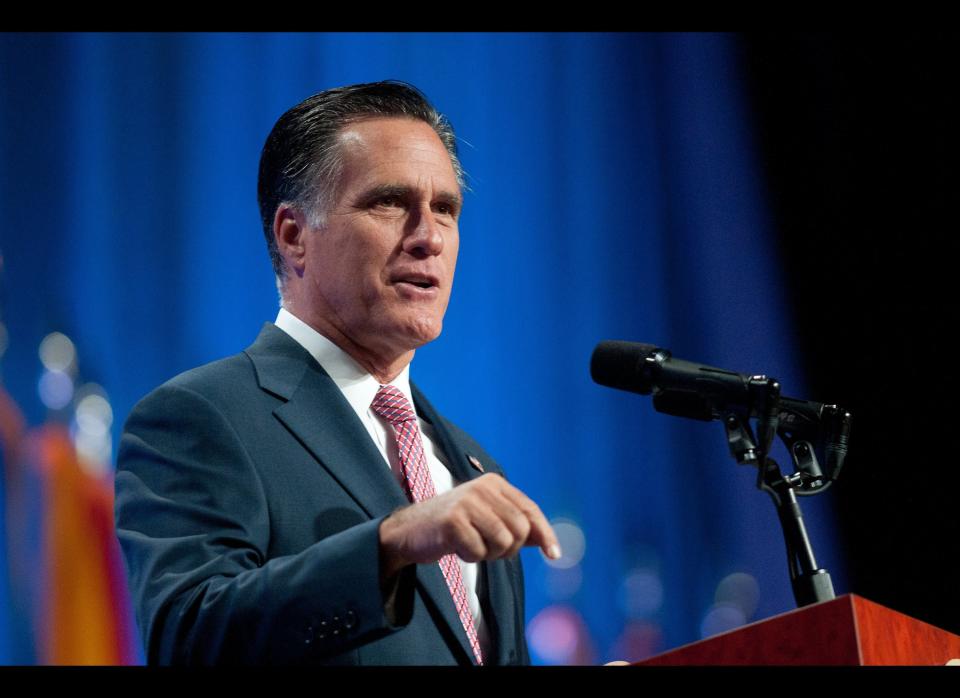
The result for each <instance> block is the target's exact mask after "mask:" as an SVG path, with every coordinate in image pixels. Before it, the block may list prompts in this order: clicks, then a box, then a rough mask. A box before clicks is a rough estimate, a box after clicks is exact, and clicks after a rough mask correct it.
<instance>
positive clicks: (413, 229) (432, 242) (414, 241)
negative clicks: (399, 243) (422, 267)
mask: <svg viewBox="0 0 960 698" xmlns="http://www.w3.org/2000/svg"><path fill="white" fill-rule="evenodd" d="M443 244H444V238H443V228H442V226H441V225H440V223H438V222H437V219H436V214H435V213H434V212H433V211H432V210H431V209H430V206H429V204H424V205H423V206H420V207H418V208H417V209H416V210H415V212H414V214H413V216H411V219H410V229H409V230H408V232H407V234H406V235H405V236H404V240H403V249H404V251H405V252H407V253H409V254H412V255H414V256H416V257H430V256H435V255H438V254H440V253H441V252H442V251H443Z"/></svg>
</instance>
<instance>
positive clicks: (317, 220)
mask: <svg viewBox="0 0 960 698" xmlns="http://www.w3.org/2000/svg"><path fill="white" fill-rule="evenodd" d="M378 116H395V117H401V118H409V119H419V120H420V121H423V122H426V123H427V124H429V125H430V127H431V128H433V130H434V131H436V133H437V135H438V136H439V137H440V140H441V142H442V143H443V145H444V146H445V147H446V149H447V152H448V153H449V154H450V162H451V164H452V165H453V171H454V173H455V174H456V176H457V181H458V182H459V184H460V186H461V187H462V186H463V169H462V167H461V165H460V160H459V158H458V156H457V141H456V136H455V135H454V132H453V127H452V126H451V125H450V122H449V121H447V119H446V117H444V116H443V115H442V114H440V113H439V112H438V111H437V110H436V109H435V108H434V107H433V105H432V104H430V102H429V101H428V100H427V98H426V96H425V95H424V94H423V93H422V92H420V90H418V89H417V88H416V87H414V86H413V85H409V84H407V83H405V82H400V81H397V80H384V81H383V82H370V83H364V84H360V85H349V86H347V87H337V88H334V89H332V90H326V91H324V92H320V93H318V94H315V95H313V96H312V97H308V98H307V99H305V100H303V101H302V102H300V104H298V105H297V106H295V107H293V108H291V109H289V110H288V111H287V112H286V113H284V115H283V116H281V117H280V118H279V119H278V120H277V123H276V124H274V126H273V130H271V131H270V135H269V136H267V142H266V143H264V145H263V151H262V152H261V154H260V174H259V177H258V180H257V201H258V202H259V204H260V218H261V221H262V222H263V233H264V235H265V236H266V238H267V249H268V250H269V251H270V261H271V262H272V263H273V271H274V273H275V274H276V275H277V279H278V280H282V279H283V278H284V274H285V269H284V265H283V258H282V257H281V256H280V251H279V250H278V249H277V241H276V240H275V239H274V236H273V219H274V216H275V215H276V212H277V207H279V206H280V204H282V203H288V204H292V205H294V206H296V207H297V208H298V209H300V210H301V211H303V212H304V213H305V214H306V215H307V218H308V221H309V222H310V224H311V225H314V226H319V225H322V224H323V221H324V218H325V216H326V213H327V210H328V208H329V206H330V205H331V204H332V202H333V201H334V199H335V197H336V193H337V185H338V183H339V180H340V175H341V174H342V172H343V159H342V154H341V150H340V144H339V142H338V140H337V136H338V135H339V133H340V131H341V130H342V129H343V128H344V127H345V126H347V125H349V124H351V123H354V122H356V121H360V120H362V119H367V118H374V117H378Z"/></svg>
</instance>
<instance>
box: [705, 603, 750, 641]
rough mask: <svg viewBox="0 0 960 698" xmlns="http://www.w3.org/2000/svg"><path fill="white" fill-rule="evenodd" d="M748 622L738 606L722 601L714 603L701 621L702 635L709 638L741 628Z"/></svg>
mask: <svg viewBox="0 0 960 698" xmlns="http://www.w3.org/2000/svg"><path fill="white" fill-rule="evenodd" d="M746 622H747V619H746V617H745V616H744V615H743V611H741V610H740V609H739V608H737V607H736V606H731V605H729V604H725V603H720V604H714V605H713V606H711V607H710V610H709V611H707V614H706V615H705V616H704V618H703V621H702V622H701V623H700V637H701V638H707V637H712V636H714V635H718V634H719V633H725V632H727V631H728V630H733V629H734V628H739V627H740V626H741V625H744V624H745V623H746Z"/></svg>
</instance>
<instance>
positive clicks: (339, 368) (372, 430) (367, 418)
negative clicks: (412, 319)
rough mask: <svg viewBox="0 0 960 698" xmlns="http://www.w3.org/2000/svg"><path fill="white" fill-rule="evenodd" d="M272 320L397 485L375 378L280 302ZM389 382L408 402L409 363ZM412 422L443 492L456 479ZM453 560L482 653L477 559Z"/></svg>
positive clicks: (485, 645)
mask: <svg viewBox="0 0 960 698" xmlns="http://www.w3.org/2000/svg"><path fill="white" fill-rule="evenodd" d="M275 324H276V326H277V327H279V328H280V329H281V330H283V331H284V332H286V333H287V334H288V335H290V336H291V337H292V338H293V339H295V340H296V341H297V343H298V344H300V345H301V346H302V347H303V348H304V349H306V350H307V351H308V352H310V355H311V356H313V358H315V359H316V360H317V363H319V364H320V365H321V366H322V367H323V370H324V371H326V372H327V373H328V374H329V376H330V377H331V378H332V379H333V382H334V383H336V384H337V387H338V388H340V391H341V392H342V393H343V396H344V397H345V398H346V399H347V402H349V403H350V407H352V408H353V411H354V412H356V413H357V417H358V418H359V419H360V422H361V423H362V424H363V426H364V427H365V428H366V430H367V433H369V434H370V438H371V439H372V440H373V443H374V444H376V446H377V448H378V449H379V450H380V453H381V454H382V455H383V460H384V465H385V466H386V467H388V468H390V470H391V471H392V472H393V474H394V477H396V478H397V482H399V483H400V484H401V488H402V487H403V474H402V472H401V470H400V457H399V452H398V449H397V440H396V438H394V431H393V427H392V426H390V424H389V423H388V422H387V421H386V420H384V419H383V418H382V417H381V416H379V415H378V414H376V413H375V412H374V411H373V410H372V409H371V408H370V405H371V404H373V398H374V397H375V396H376V394H377V391H378V390H379V389H380V383H379V381H377V379H376V378H374V377H373V376H372V375H370V374H369V373H367V371H366V369H364V368H363V367H362V366H360V364H358V363H357V362H356V361H354V360H353V358H352V357H351V356H350V355H349V354H347V353H346V352H345V351H343V350H342V349H341V348H340V347H338V346H337V345H336V344H334V343H333V342H331V341H330V340H329V339H327V338H326V337H324V336H323V335H322V334H320V333H319V332H317V331H316V330H315V329H313V328H312V327H310V326H309V325H308V324H307V323H305V322H303V320H301V319H300V318H298V317H297V316H295V315H293V314H292V313H290V312H289V311H288V310H287V309H286V308H280V312H279V313H278V314H277V319H276V322H275ZM390 385H392V386H394V387H395V388H397V389H398V390H399V391H400V392H401V393H403V395H404V396H405V397H406V398H407V400H409V401H410V404H411V405H413V395H412V393H411V392H410V366H409V365H407V366H405V367H404V369H403V371H401V372H400V375H398V376H397V377H396V378H394V379H393V380H392V381H390ZM414 409H416V408H414ZM417 424H418V425H419V427H420V434H421V437H422V440H423V452H424V455H425V456H426V459H427V465H428V467H429V468H430V475H431V476H432V477H433V486H434V489H435V490H436V492H437V494H438V495H440V494H443V493H444V492H449V491H450V490H451V489H453V487H454V486H456V485H457V484H459V483H457V482H455V481H454V479H453V475H452V474H451V473H450V470H449V469H448V468H447V462H448V461H447V457H446V455H445V454H444V453H443V451H442V450H441V449H440V448H439V447H438V446H437V444H436V439H435V432H434V429H433V426H432V425H431V424H428V423H426V422H424V421H423V419H421V418H420V416H419V415H417ZM458 561H459V562H460V569H461V570H462V572H463V585H464V587H465V589H466V592H467V600H468V602H469V604H470V613H471V614H472V615H473V622H474V625H475V626H476V629H477V638H478V639H479V640H480V648H481V650H482V651H483V652H484V654H486V653H487V652H488V650H489V646H490V642H489V632H488V630H487V627H486V623H484V621H483V614H482V613H481V611H480V599H479V597H478V596H477V573H478V568H477V564H476V563H472V562H464V561H463V560H460V559H459V558H458Z"/></svg>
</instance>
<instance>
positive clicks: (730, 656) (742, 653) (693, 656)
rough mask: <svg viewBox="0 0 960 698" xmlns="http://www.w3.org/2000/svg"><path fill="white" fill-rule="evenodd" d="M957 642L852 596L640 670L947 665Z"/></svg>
mask: <svg viewBox="0 0 960 698" xmlns="http://www.w3.org/2000/svg"><path fill="white" fill-rule="evenodd" d="M950 660H957V661H958V662H960V636H957V635H954V634H953V633H948V632H947V631H946V630H941V629H940V628H936V627H934V626H932V625H929V624H928V623H924V622H922V621H919V620H915V619H913V618H911V617H910V616H906V615H904V614H902V613H898V612H896V611H891V610H890V609H889V608H886V607H885V606H881V605H880V604H877V603H874V602H872V601H867V600H866V599H864V598H861V597H859V596H855V595H854V594H847V595H845V596H841V597H839V598H836V599H833V600H832V601H824V602H822V603H818V604H813V605H810V606H804V607H803V608H798V609H796V610H795V611H789V612H787V613H784V614H781V615H779V616H774V617H773V618H768V619H767V620H762V621H758V622H756V623H751V624H750V625H746V626H744V627H742V628H737V629H736V630H731V631H729V632H726V633H722V634H720V635H717V636H715V637H711V638H707V639H706V640H701V641H700V642H694V643H692V644H690V645H686V646H684V647H680V648H678V649H675V650H671V651H669V652H664V653H663V654H659V655H657V656H655V657H651V658H649V659H645V660H644V661H642V662H637V663H636V665H637V666H689V665H699V666H705V665H712V666H735V665H739V666H743V665H751V666H758V665H779V666H802V665H819V666H825V665H834V666H883V665H885V666H890V665H913V666H917V665H928V666H937V665H939V666H942V665H944V664H947V662H949V661H950Z"/></svg>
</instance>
